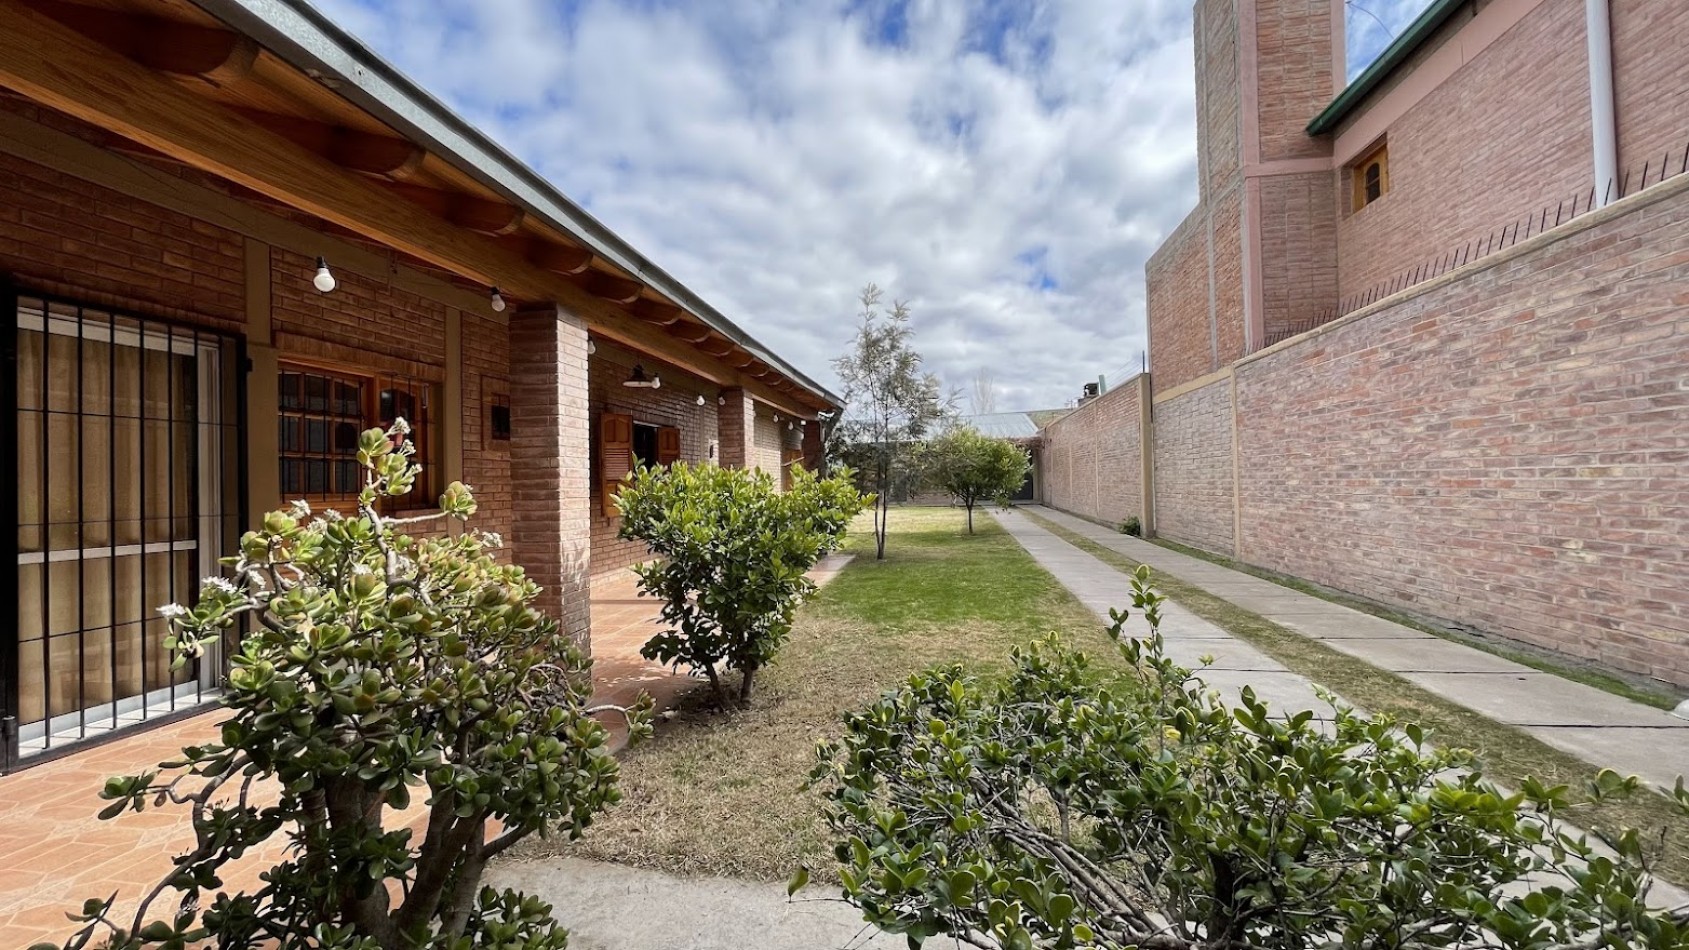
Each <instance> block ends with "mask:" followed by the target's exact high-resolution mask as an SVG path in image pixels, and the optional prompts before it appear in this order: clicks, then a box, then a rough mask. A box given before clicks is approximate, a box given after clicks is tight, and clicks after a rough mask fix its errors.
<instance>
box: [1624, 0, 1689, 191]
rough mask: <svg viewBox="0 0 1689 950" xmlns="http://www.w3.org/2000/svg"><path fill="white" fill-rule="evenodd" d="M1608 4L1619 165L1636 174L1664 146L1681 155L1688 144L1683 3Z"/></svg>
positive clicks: (1688, 17) (1688, 66) (1688, 28)
mask: <svg viewBox="0 0 1689 950" xmlns="http://www.w3.org/2000/svg"><path fill="white" fill-rule="evenodd" d="M1610 9H1611V11H1612V14H1611V16H1612V27H1613V97H1614V100H1615V102H1614V107H1615V109H1616V111H1617V113H1618V119H1619V167H1620V168H1628V169H1632V170H1633V171H1632V173H1633V175H1640V174H1641V171H1640V169H1641V168H1642V167H1643V164H1644V163H1646V162H1650V161H1651V162H1653V163H1654V168H1655V169H1656V171H1657V170H1658V168H1659V163H1660V159H1661V157H1662V153H1664V152H1665V151H1666V150H1667V149H1668V148H1670V149H1677V150H1678V155H1679V156H1680V157H1681V155H1682V150H1683V149H1684V148H1685V147H1689V61H1686V60H1689V58H1686V57H1685V56H1684V52H1683V38H1684V37H1685V36H1689V3H1664V2H1661V0H1612V5H1611V8H1610ZM1677 167H1679V168H1681V167H1682V166H1681V165H1679V166H1677ZM1633 181H1634V179H1633Z"/></svg>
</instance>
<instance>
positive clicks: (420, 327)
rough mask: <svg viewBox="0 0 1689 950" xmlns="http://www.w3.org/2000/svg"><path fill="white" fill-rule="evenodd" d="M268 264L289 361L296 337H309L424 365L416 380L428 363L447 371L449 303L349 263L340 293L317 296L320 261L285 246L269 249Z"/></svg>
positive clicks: (274, 314)
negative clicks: (313, 282) (354, 268)
mask: <svg viewBox="0 0 1689 950" xmlns="http://www.w3.org/2000/svg"><path fill="white" fill-rule="evenodd" d="M270 268H271V274H272V275H273V276H272V278H271V281H270V294H271V302H270V321H271V329H272V331H273V332H274V333H275V335H276V337H277V341H278V346H279V348H280V349H281V350H282V357H283V358H284V359H285V358H286V357H287V355H288V354H287V349H288V344H289V343H290V342H291V343H300V342H302V341H303V340H304V339H309V340H311V341H317V342H320V343H326V344H330V345H331V346H332V347H335V348H337V349H338V350H339V351H340V352H339V356H340V357H341V358H342V359H346V358H347V357H348V355H349V354H365V353H367V354H373V355H375V356H380V357H388V358H390V359H395V360H405V361H409V362H414V363H420V364H423V365H422V366H418V367H415V368H414V369H413V375H416V376H418V377H423V378H426V377H427V376H428V375H429V370H428V367H432V368H433V373H434V375H435V376H436V377H443V376H444V374H445V365H446V306H445V304H442V303H439V302H438V301H434V300H429V299H428V298H426V297H422V296H420V295H418V294H414V293H411V292H409V291H406V290H403V289H400V288H397V287H394V286H392V285H391V284H389V283H388V282H387V281H385V280H383V279H381V278H380V277H379V276H372V275H366V274H359V273H356V272H353V271H350V270H348V269H346V268H344V267H337V268H335V269H334V279H335V283H336V286H335V288H334V292H333V293H330V294H324V293H319V292H318V291H317V290H316V288H315V287H313V286H311V276H312V275H313V274H315V273H316V270H317V262H316V259H315V258H311V257H306V256H304V255H301V254H296V253H294V252H292V251H288V250H284V249H282V248H279V247H278V248H273V249H272V250H271V254H270ZM289 336H292V337H294V338H295V339H293V340H289V339H287V338H288V337H289ZM322 352H323V353H324V354H325V355H334V353H333V352H332V351H330V350H327V349H325V350H323V351H322ZM300 355H307V354H303V353H302V354H300Z"/></svg>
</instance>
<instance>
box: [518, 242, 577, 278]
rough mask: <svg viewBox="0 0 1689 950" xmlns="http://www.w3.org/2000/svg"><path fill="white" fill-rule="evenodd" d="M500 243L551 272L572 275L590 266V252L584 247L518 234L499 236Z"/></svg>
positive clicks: (529, 261)
mask: <svg viewBox="0 0 1689 950" xmlns="http://www.w3.org/2000/svg"><path fill="white" fill-rule="evenodd" d="M500 243H502V244H504V246H505V247H508V248H509V249H510V250H511V251H513V252H515V253H517V254H520V255H522V257H523V258H525V259H526V260H527V261H528V263H530V264H532V265H534V266H535V267H539V268H543V269H544V270H548V271H550V272H552V273H553V274H562V275H564V276H566V277H567V276H573V275H575V274H581V273H585V272H586V269H587V268H588V267H590V266H592V252H591V251H589V250H587V249H586V248H584V247H575V246H574V245H571V244H560V243H558V242H556V241H547V240H546V239H544V238H536V237H528V236H526V235H520V234H513V235H508V236H506V237H504V238H501V239H500Z"/></svg>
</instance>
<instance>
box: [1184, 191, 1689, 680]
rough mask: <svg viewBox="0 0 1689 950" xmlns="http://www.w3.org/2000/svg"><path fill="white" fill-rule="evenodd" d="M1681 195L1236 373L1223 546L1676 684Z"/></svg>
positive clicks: (1684, 568) (1686, 330) (1686, 639)
mask: <svg viewBox="0 0 1689 950" xmlns="http://www.w3.org/2000/svg"><path fill="white" fill-rule="evenodd" d="M1685 185H1689V182H1685V183H1682V184H1678V185H1673V184H1668V185H1666V186H1663V187H1662V188H1661V189H1659V190H1660V191H1662V192H1666V194H1664V195H1663V196H1660V197H1656V198H1653V199H1651V200H1650V201H1649V202H1648V203H1647V204H1646V205H1644V206H1642V207H1641V208H1640V209H1639V210H1634V211H1632V212H1631V213H1629V214H1623V215H1620V216H1618V217H1616V218H1614V219H1612V220H1608V221H1605V222H1604V223H1601V224H1599V225H1597V226H1594V227H1589V228H1580V229H1578V231H1577V232H1576V233H1574V234H1571V235H1569V236H1566V237H1564V238H1560V239H1558V240H1550V241H1548V242H1546V243H1544V244H1542V245H1532V246H1530V247H1528V248H1526V249H1525V250H1526V251H1527V253H1524V254H1522V255H1518V256H1512V255H1509V257H1510V259H1507V260H1505V261H1503V262H1501V263H1498V264H1495V265H1494V266H1487V267H1485V266H1480V267H1479V268H1474V269H1473V271H1472V272H1470V273H1468V272H1462V274H1460V275H1457V277H1461V278H1462V279H1457V280H1455V281H1452V282H1448V283H1442V284H1439V285H1436V286H1434V288H1432V289H1428V290H1426V291H1425V292H1422V293H1420V294H1418V295H1416V296H1414V297H1412V298H1410V299H1408V300H1406V301H1404V302H1402V303H1400V304H1398V305H1396V306H1393V307H1390V308H1388V309H1385V310H1382V311H1379V312H1375V313H1369V314H1363V315H1360V316H1359V317H1358V318H1357V319H1354V320H1352V321H1348V322H1345V323H1342V324H1340V325H1338V326H1336V327H1334V328H1332V329H1331V330H1330V331H1329V332H1326V333H1323V334H1320V335H1318V336H1316V337H1314V338H1311V339H1307V340H1304V341H1302V342H1299V343H1297V344H1295V345H1292V346H1290V347H1288V348H1285V349H1282V350H1278V351H1275V352H1272V353H1269V354H1267V355H1264V356H1263V357H1261V358H1259V359H1256V360H1252V361H1249V362H1246V363H1244V364H1241V365H1240V366H1239V367H1238V368H1237V388H1238V401H1239V412H1240V442H1241V452H1242V456H1241V463H1242V470H1243V471H1244V472H1246V473H1248V476H1249V477H1248V478H1247V479H1246V480H1245V482H1244V484H1243V492H1242V506H1243V519H1244V524H1245V530H1244V541H1243V555H1244V557H1245V558H1246V559H1248V560H1250V561H1252V562H1254V563H1257V564H1261V565H1263V566H1266V567H1271V568H1273V569H1275V570H1280V571H1284V572H1286V573H1290V574H1294V575H1297V576H1300V577H1306V578H1309V579H1311V580H1315V581H1319V582H1321V583H1325V584H1330V585H1332V586H1334V587H1340V588H1343V589H1346V590H1352V591H1355V592H1358V593H1361V594H1365V595H1366V596H1369V597H1374V598H1377V599H1379V600H1383V601H1386V602H1389V603H1394V604H1400V605H1402V606H1405V607H1409V608H1412V609H1414V610H1417V611H1420V612H1422V613H1425V614H1429V615H1432V616H1438V617H1443V618H1447V619H1450V620H1455V621H1459V622H1462V623H1466V624H1471V625H1473V626H1475V627H1477V628H1479V629H1482V630H1486V631H1490V632H1494V633H1499V634H1502V635H1505V636H1508V637H1513V638H1516V639H1519V640H1523V641H1526V642H1529V643H1534V644H1537V645H1540V646H1545V647H1550V648H1553V649H1557V650H1561V651H1564V652H1566V653H1570V654H1573V655H1576V656H1579V657H1585V658H1588V659H1591V660H1595V661H1598V662H1601V663H1604V664H1607V665H1610V666H1613V667H1617V668H1619V669H1623V670H1629V671H1633V672H1638V673H1646V674H1651V675H1653V676H1655V677H1658V678H1660V679H1662V680H1665V681H1667V682H1672V683H1676V684H1680V685H1682V684H1689V583H1685V581H1686V579H1689V550H1686V549H1685V547H1684V546H1683V543H1682V542H1683V538H1684V536H1685V535H1686V534H1689V387H1686V384H1685V379H1686V377H1689V372H1686V371H1689V362H1686V360H1685V356H1684V342H1685V341H1689V297H1686V296H1685V293H1684V287H1686V286H1689V251H1685V250H1684V249H1685V248H1689V187H1685ZM1642 197H1643V198H1649V197H1650V196H1647V195H1644V196H1642ZM1550 237H1551V238H1555V237H1558V236H1556V235H1551V236H1550ZM1224 389H1225V387H1223V386H1215V387H1210V390H1214V391H1219V392H1224ZM1205 392H1207V390H1205ZM1156 408H1157V417H1156V423H1157V432H1158V434H1160V433H1162V432H1165V431H1167V429H1168V428H1169V426H1168V415H1167V413H1165V412H1164V411H1163V410H1164V408H1165V407H1164V406H1157V407H1156ZM1158 451H1160V452H1161V454H1160V455H1159V456H1158V461H1162V462H1164V463H1168V464H1169V465H1170V464H1172V462H1173V459H1174V458H1175V457H1179V463H1178V464H1180V465H1185V464H1189V463H1195V462H1196V461H1197V459H1198V457H1199V456H1192V455H1189V453H1190V452H1191V451H1192V449H1191V448H1189V447H1184V446H1178V445H1175V444H1172V443H1169V444H1168V445H1166V446H1165V447H1163V446H1162V445H1161V444H1160V440H1159V439H1158ZM1187 456H1188V458H1189V462H1188V463H1187V461H1186V457H1187ZM1200 457H1201V458H1204V459H1206V455H1205V454H1204V455H1202V456H1200ZM1221 467H1223V466H1221ZM1226 474H1229V471H1228V472H1227V473H1226ZM1216 477H1219V476H1216ZM1163 505H1164V507H1163V508H1162V509H1161V515H1162V518H1163V522H1162V523H1163V525H1164V526H1165V527H1166V528H1167V531H1166V533H1168V534H1170V535H1174V534H1175V533H1174V531H1173V530H1172V526H1171V522H1170V519H1169V517H1168V516H1169V514H1170V512H1169V508H1168V507H1167V503H1165V502H1164V503H1163ZM1175 536H1176V535H1175ZM1193 536H1194V535H1193ZM1219 540H1223V539H1219ZM1203 546H1205V547H1214V548H1218V549H1220V550H1225V548H1224V545H1222V544H1217V543H1209V544H1205V545H1203Z"/></svg>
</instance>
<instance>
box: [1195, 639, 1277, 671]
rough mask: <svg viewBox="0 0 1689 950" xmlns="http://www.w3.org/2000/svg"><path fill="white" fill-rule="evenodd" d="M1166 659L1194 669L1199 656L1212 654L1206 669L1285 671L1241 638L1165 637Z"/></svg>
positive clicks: (1197, 665)
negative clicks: (1195, 638) (1209, 664)
mask: <svg viewBox="0 0 1689 950" xmlns="http://www.w3.org/2000/svg"><path fill="white" fill-rule="evenodd" d="M1165 642H1166V645H1167V646H1166V649H1167V658H1168V659H1170V660H1172V661H1173V662H1174V663H1177V664H1179V665H1180V666H1183V667H1187V668H1189V669H1193V670H1194V669H1197V668H1198V667H1200V666H1202V658H1203V657H1205V656H1207V657H1212V658H1213V660H1214V662H1213V665H1211V666H1210V667H1209V670H1233V671H1251V670H1253V671H1268V672H1274V673H1285V672H1289V671H1288V670H1286V669H1285V667H1284V664H1283V663H1280V662H1279V661H1277V660H1275V659H1273V658H1272V657H1270V656H1268V655H1267V654H1265V653H1262V652H1261V651H1260V650H1258V649H1256V648H1255V647H1253V646H1251V645H1250V644H1247V643H1244V642H1243V641H1242V640H1237V639H1229V640H1219V639H1211V640H1166V641H1165Z"/></svg>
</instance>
